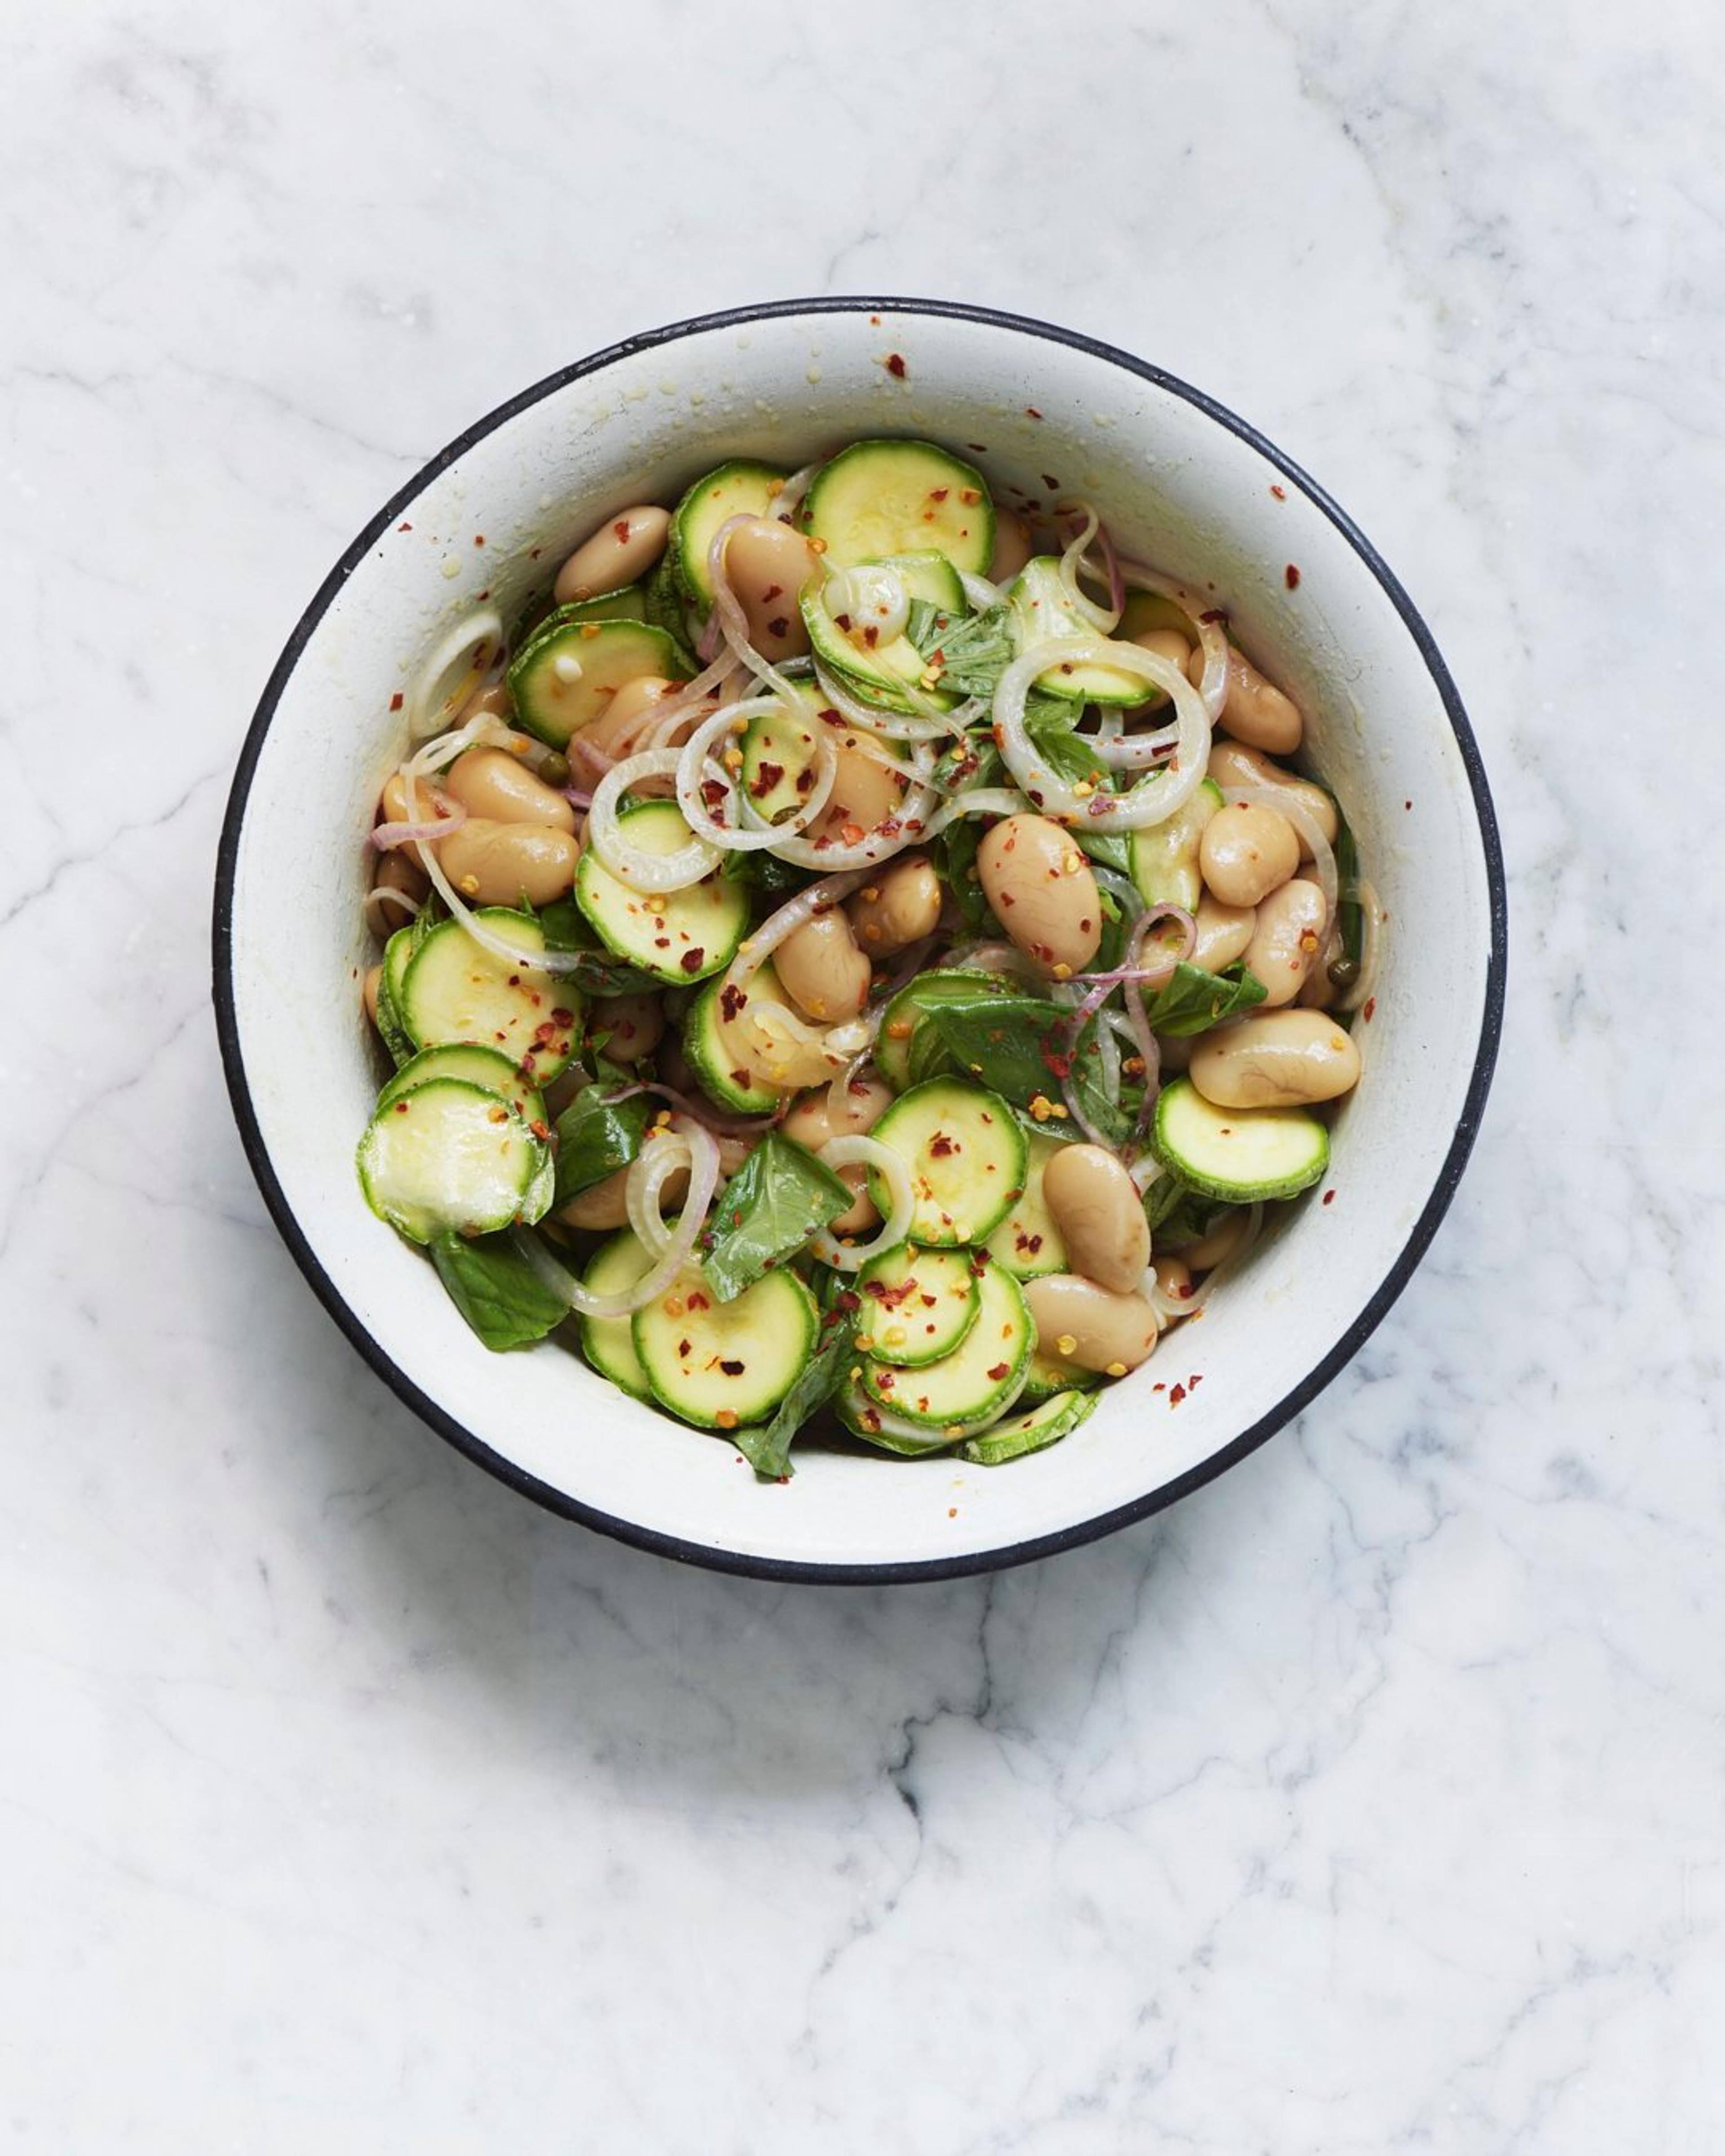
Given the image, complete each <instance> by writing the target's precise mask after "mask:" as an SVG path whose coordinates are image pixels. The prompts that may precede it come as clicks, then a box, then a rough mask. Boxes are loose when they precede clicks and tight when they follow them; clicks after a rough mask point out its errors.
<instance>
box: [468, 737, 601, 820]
mask: <svg viewBox="0 0 1725 2156" xmlns="http://www.w3.org/2000/svg"><path fill="white" fill-rule="evenodd" d="M443 783H444V792H445V793H448V794H449V796H450V797H451V798H453V799H454V800H456V801H459V803H461V806H462V807H463V808H465V809H466V811H467V813H468V814H469V815H470V816H487V817H489V818H490V819H491V821H492V822H493V823H495V824H546V825H547V826H548V827H549V828H550V829H552V830H554V831H570V832H572V831H573V830H574V829H575V811H574V808H573V807H572V805H571V803H569V802H567V800H565V799H564V798H563V796H562V794H561V793H558V792H557V789H556V788H554V787H551V786H547V784H546V783H545V782H544V780H543V779H542V778H536V776H535V775H534V773H532V772H531V771H529V770H528V768H527V767H526V764H524V763H521V762H518V761H517V760H516V757H512V756H511V755H510V754H509V753H508V752H507V751H506V750H504V749H501V748H470V749H468V750H467V751H466V752H465V753H464V754H463V755H460V756H458V757H456V759H455V761H454V763H452V764H451V765H450V767H449V773H448V774H447V776H446V777H445V778H444V782H443Z"/></svg>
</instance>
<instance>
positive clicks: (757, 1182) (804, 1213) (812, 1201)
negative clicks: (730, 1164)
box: [702, 1131, 856, 1302]
mask: <svg viewBox="0 0 1725 2156" xmlns="http://www.w3.org/2000/svg"><path fill="white" fill-rule="evenodd" d="M855 1202H856V1201H855V1193H854V1192H853V1191H851V1190H850V1189H849V1188H847V1187H846V1186H845V1184H844V1183H841V1182H840V1181H839V1178H838V1177H837V1176H836V1175H834V1173H833V1171H832V1170H831V1169H830V1168H824V1167H823V1166H822V1165H821V1163H820V1162H819V1161H818V1160H817V1159H816V1158H814V1154H813V1153H812V1152H807V1151H806V1150H805V1149H804V1148H803V1147H802V1146H799V1145H794V1144H793V1143H792V1142H791V1140H790V1139H789V1138H787V1137H781V1136H780V1135H779V1133H778V1132H777V1131H769V1132H768V1133H767V1135H766V1137H764V1138H762V1140H761V1142H760V1143H759V1144H758V1145H757V1147H755V1149H754V1151H753V1152H752V1153H751V1154H750V1155H749V1157H748V1158H747V1160H746V1161H745V1162H744V1163H743V1164H742V1167H741V1168H739V1169H738V1170H737V1173H736V1174H735V1175H733V1176H732V1178H731V1180H730V1182H729V1183H726V1186H725V1188H724V1190H723V1191H722V1192H721V1194H720V1197H719V1200H718V1203H717V1204H716V1205H715V1206H714V1208H713V1212H712V1217H711V1219H710V1220H709V1222H708V1224H707V1228H706V1234H705V1236H704V1237H703V1240H704V1242H705V1244H706V1256H705V1258H704V1259H703V1260H702V1263H703V1264H704V1265H705V1267H706V1276H707V1279H708V1280H709V1281H711V1284H712V1288H713V1291H714V1293H715V1294H716V1296H718V1298H719V1300H720V1301H721V1302H731V1301H735V1299H736V1298H737V1296H740V1295H741V1294H742V1291H743V1290H744V1289H745V1288H746V1287H747V1286H749V1285H750V1283H751V1282H752V1281H757V1280H759V1279H760V1277H761V1276H762V1273H765V1272H768V1271H769V1270H771V1269H772V1267H773V1266H774V1265H777V1264H778V1262H779V1260H781V1259H783V1258H788V1257H790V1256H792V1255H794V1253H795V1252H797V1251H798V1250H801V1249H802V1248H803V1245H804V1244H805V1243H807V1242H808V1240H809V1237H810V1236H811V1235H814V1234H815V1233H816V1231H817V1230H818V1229H822V1228H824V1227H825V1226H826V1225H827V1224H828V1222H829V1221H830V1220H836V1219H838V1217H839V1214H841V1213H846V1212H849V1211H850V1208H851V1206H852V1205H853V1204H855Z"/></svg>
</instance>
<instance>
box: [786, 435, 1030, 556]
mask: <svg viewBox="0 0 1725 2156" xmlns="http://www.w3.org/2000/svg"><path fill="white" fill-rule="evenodd" d="M803 521H804V523H805V525H806V526H807V528H808V530H809V532H810V533H811V534H812V535H813V536H814V537H815V538H817V539H822V540H824V541H825V542H826V549H827V558H828V560H829V562H831V564H832V566H833V567H834V568H841V569H842V568H849V567H850V566H851V565H852V564H853V563H854V562H878V561H880V560H881V559H882V558H883V557H886V556H887V555H891V554H915V553H922V552H930V551H932V552H936V553H938V554H942V555H943V556H944V557H946V559H947V561H949V562H951V563H952V566H953V567H954V568H955V569H968V570H969V571H971V572H973V574H975V575H977V576H983V575H985V574H986V573H987V571H988V563H989V561H990V559H991V558H992V557H993V552H994V505H993V502H992V501H991V500H989V498H988V485H987V482H986V481H985V480H983V475H982V474H981V473H980V472H979V471H978V470H977V469H976V467H975V465H968V464H966V463H965V462H964V460H963V458H961V457H955V456H953V455H952V453H951V452H950V450H947V449H941V448H940V447H939V446H938V445H937V444H935V443H933V442H898V441H867V442H853V443H852V444H851V445H850V448H849V449H841V450H840V451H839V454H838V455H837V456H835V457H834V459H833V460H832V461H831V463H830V464H827V465H823V466H822V467H821V469H820V470H819V471H818V472H817V473H816V474H815V475H814V480H813V482H812V484H811V485H810V486H809V493H808V496H807V499H806V500H805V502H804V504H803Z"/></svg>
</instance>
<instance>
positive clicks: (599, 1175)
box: [552, 1086, 654, 1206]
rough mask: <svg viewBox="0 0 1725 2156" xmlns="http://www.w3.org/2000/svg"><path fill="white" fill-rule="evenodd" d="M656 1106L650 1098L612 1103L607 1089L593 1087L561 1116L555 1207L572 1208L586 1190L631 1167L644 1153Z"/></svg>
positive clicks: (553, 1201) (554, 1197)
mask: <svg viewBox="0 0 1725 2156" xmlns="http://www.w3.org/2000/svg"><path fill="white" fill-rule="evenodd" d="M653 1112H654V1111H653V1104H652V1102H651V1101H649V1099H648V1098H647V1096H645V1095H644V1094H642V1093H637V1094H634V1096H632V1097H631V1098H630V1099H629V1100H627V1101H607V1099H606V1098H605V1095H604V1092H603V1089H602V1088H601V1087H599V1086H588V1088H587V1090H586V1091H585V1092H582V1093H578V1094H577V1095H576V1096H575V1098H574V1099H573V1100H572V1101H571V1102H570V1103H569V1105H568V1106H567V1108H565V1109H564V1111H563V1112H562V1115H560V1116H558V1117H557V1187H556V1189H555V1191H554V1193H553V1194H552V1205H553V1206H558V1205H567V1204H568V1202H569V1200H570V1199H572V1198H575V1197H578V1196H579V1195H580V1193H582V1192H583V1190H590V1189H591V1188H593V1184H594V1183H603V1181H604V1179H605V1178H606V1177H607V1176H608V1175H615V1174H616V1173H617V1171H618V1169H619V1168H627V1167H628V1166H629V1163H630V1162H631V1161H632V1160H634V1158H635V1156H636V1154H637V1153H639V1151H640V1150H641V1139H642V1137H643V1135H644V1132H645V1131H646V1128H647V1122H648V1118H649V1116H651V1115H652V1113H653Z"/></svg>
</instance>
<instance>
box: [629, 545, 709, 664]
mask: <svg viewBox="0 0 1725 2156" xmlns="http://www.w3.org/2000/svg"><path fill="white" fill-rule="evenodd" d="M641 602H642V605H643V608H644V611H645V614H646V618H647V619H648V620H649V622H650V623H651V624H652V625H653V627H654V628H655V629H663V630H664V631H665V634H666V635H667V636H668V637H670V639H671V641H672V643H674V644H675V646H676V648H677V653H678V656H679V657H680V658H681V659H682V660H683V661H684V662H685V665H687V666H688V669H689V670H690V672H691V674H692V673H694V672H695V671H696V661H695V654H694V653H693V652H692V651H691V649H689V616H688V612H687V609H686V608H685V605H684V603H683V583H682V577H681V575H680V572H679V570H678V567H677V547H676V542H675V540H673V541H672V542H671V543H670V546H669V547H666V548H665V552H663V553H662V554H661V555H660V557H659V560H658V562H657V563H656V565H655V567H654V568H653V570H652V572H651V573H650V574H649V577H648V578H647V581H646V583H644V585H643V586H642V588H641Z"/></svg>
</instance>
